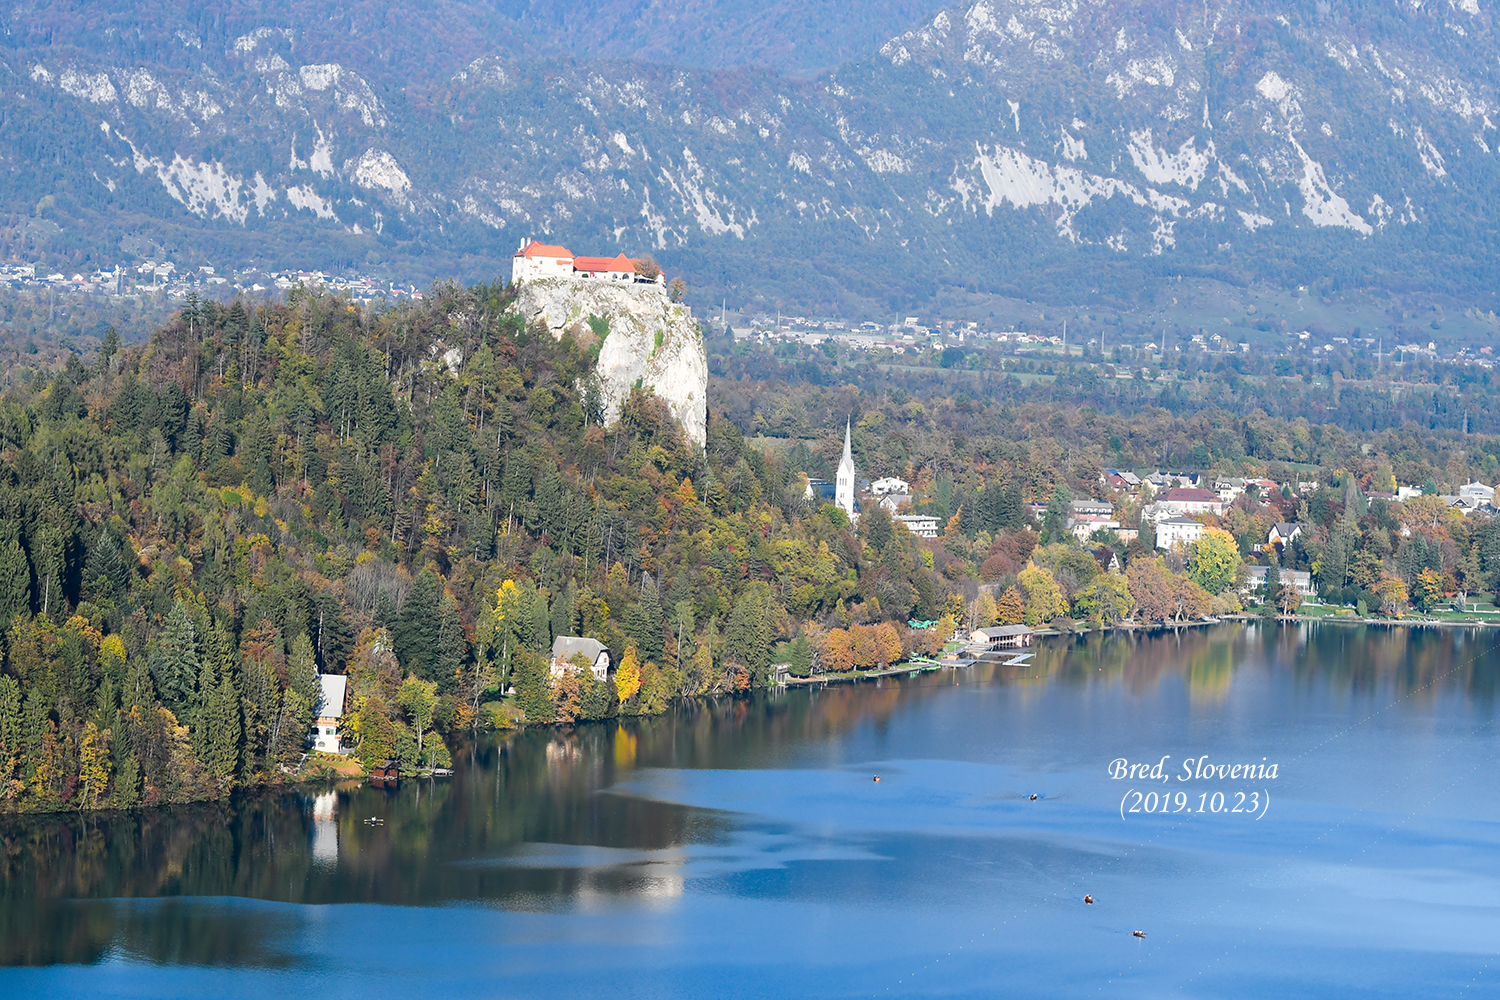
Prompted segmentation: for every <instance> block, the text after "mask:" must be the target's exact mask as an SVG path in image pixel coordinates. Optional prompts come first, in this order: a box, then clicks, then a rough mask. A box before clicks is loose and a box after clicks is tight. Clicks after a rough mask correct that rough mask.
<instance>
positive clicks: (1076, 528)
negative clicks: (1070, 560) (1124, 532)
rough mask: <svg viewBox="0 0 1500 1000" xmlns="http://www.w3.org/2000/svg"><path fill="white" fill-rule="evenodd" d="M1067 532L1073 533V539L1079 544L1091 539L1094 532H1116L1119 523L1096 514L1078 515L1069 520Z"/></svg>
mask: <svg viewBox="0 0 1500 1000" xmlns="http://www.w3.org/2000/svg"><path fill="white" fill-rule="evenodd" d="M1068 530H1070V531H1072V532H1073V537H1074V538H1077V539H1078V540H1079V541H1080V542H1086V541H1088V540H1089V539H1090V538H1092V537H1093V535H1094V532H1096V531H1099V530H1104V531H1118V530H1120V522H1119V521H1116V520H1115V519H1114V518H1112V517H1101V516H1100V515H1098V514H1080V515H1078V516H1077V517H1073V518H1069V520H1068Z"/></svg>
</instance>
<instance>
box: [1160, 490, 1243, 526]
mask: <svg viewBox="0 0 1500 1000" xmlns="http://www.w3.org/2000/svg"><path fill="white" fill-rule="evenodd" d="M1224 507H1225V504H1224V501H1223V500H1221V499H1220V498H1219V495H1218V494H1217V493H1215V492H1214V491H1213V490H1204V489H1198V488H1197V487H1192V486H1177V487H1173V488H1172V489H1169V490H1163V491H1162V492H1161V493H1159V494H1157V497H1156V501H1155V502H1154V503H1153V504H1151V507H1150V508H1149V509H1150V511H1151V518H1150V519H1151V520H1155V521H1159V520H1161V519H1163V518H1170V517H1186V516H1187V515H1189V514H1222V513H1224Z"/></svg>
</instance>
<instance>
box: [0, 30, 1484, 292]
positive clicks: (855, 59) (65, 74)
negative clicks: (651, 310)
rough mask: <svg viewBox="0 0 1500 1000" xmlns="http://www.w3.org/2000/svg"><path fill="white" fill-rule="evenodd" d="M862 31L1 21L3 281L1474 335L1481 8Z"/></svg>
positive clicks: (1479, 262)
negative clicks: (29, 270) (530, 258)
mask: <svg viewBox="0 0 1500 1000" xmlns="http://www.w3.org/2000/svg"><path fill="white" fill-rule="evenodd" d="M851 6H853V5H839V4H834V3H831V2H826V3H825V2H806V3H797V2H795V0H780V2H779V3H771V4H768V5H759V6H752V5H750V4H748V3H744V2H741V0H690V2H685V3H679V4H667V3H663V2H657V3H652V4H646V5H625V4H623V3H616V2H603V3H600V4H596V5H594V7H593V8H591V9H589V10H582V9H569V10H567V11H558V10H556V9H555V8H554V6H553V5H543V4H539V3H535V2H529V0H528V2H501V3H492V4H481V3H459V2H448V0H417V2H413V3H407V4H402V5H400V6H399V7H386V6H376V5H374V4H361V3H355V4H340V5H337V6H335V5H332V4H327V3H309V2H301V3H297V2H294V3H291V4H288V5H281V6H278V7H276V8H275V9H272V8H270V7H269V6H268V5H254V4H248V3H222V4H207V5H192V6H190V5H187V4H182V3H154V4H129V5H127V4H121V3H115V4H110V3H105V4H96V3H88V4H85V3H81V2H78V0H73V2H71V3H58V4H40V3H32V4H31V5H29V6H27V5H22V6H18V7H15V8H13V9H12V10H11V12H10V19H9V23H8V25H7V34H6V39H5V41H6V48H5V49H4V50H3V51H0V62H3V65H0V115H3V119H0V121H3V126H0V157H3V161H4V166H5V168H6V169H5V172H4V174H3V175H0V200H3V203H4V210H5V213H6V215H7V218H6V219H5V220H4V221H5V226H4V228H3V230H0V244H3V246H0V252H3V253H4V254H5V255H6V256H9V257H12V258H20V259H26V258H28V257H38V256H40V257H44V258H47V259H55V260H57V261H59V262H67V263H68V264H70V265H72V266H80V267H81V266H84V265H87V264H89V263H90V262H93V261H96V260H97V261H111V260H116V259H121V258H122V257H129V256H130V255H131V254H134V255H136V256H138V257H146V256H151V255H152V254H161V253H173V254H176V255H179V256H181V257H182V258H183V259H184V260H186V261H189V262H191V261H193V260H201V261H212V262H214V263H220V264H241V265H242V264H244V263H248V262H250V261H262V262H265V263H267V264H276V265H278V266H302V267H314V266H316V267H324V268H337V267H356V268H367V269H377V270H378V269H397V268H400V269H404V270H405V271H407V272H408V273H415V274H418V275H419V276H422V277H434V278H435V277H440V276H444V275H450V274H451V275H457V276H462V277H474V278H478V277H484V278H490V277H493V276H494V275H495V274H504V273H507V268H508V258H509V256H510V254H511V253H512V252H513V251H514V248H515V247H516V245H517V244H518V243H519V242H520V241H521V239H523V238H524V237H528V236H530V237H536V238H542V239H546V240H547V241H549V242H558V243H563V244H565V245H567V246H569V247H571V248H572V249H573V250H575V251H576V252H579V253H611V254H612V253H614V252H616V251H617V250H623V251H625V252H627V253H632V254H639V253H648V252H649V253H651V254H653V255H655V256H656V258H657V259H658V260H659V261H661V262H662V264H663V265H664V266H665V267H667V269H668V270H669V271H671V272H673V273H678V274H682V275H684V276H685V277H686V278H687V280H688V282H689V285H690V287H691V288H692V289H693V294H694V295H695V296H698V297H700V298H701V300H703V301H705V302H706V301H707V300H712V301H714V302H718V301H719V300H720V298H721V297H722V298H727V299H728V300H729V301H730V303H731V304H732V305H741V306H745V305H749V306H760V307H765V308H775V307H777V306H782V307H785V308H799V309H805V310H817V309H825V310H830V311H831V310H834V309H849V308H853V309H854V310H855V311H858V310H860V309H865V310H866V311H872V310H900V309H908V308H916V307H917V306H919V305H921V304H922V303H924V302H931V301H932V300H933V299H934V298H935V297H939V298H944V299H945V300H948V301H968V302H982V301H983V300H984V299H985V297H988V296H1002V297H1003V296H1009V297H1019V298H1025V299H1035V300H1038V301H1041V302H1072V303H1088V302H1094V301H1097V302H1099V303H1101V304H1102V305H1103V306H1106V307H1112V308H1118V307H1119V305H1120V304H1121V303H1124V304H1127V305H1128V304H1129V303H1130V302H1131V301H1133V300H1136V299H1139V297H1140V296H1142V295H1147V296H1148V297H1149V296H1152V295H1155V294H1157V293H1156V292H1155V291H1153V289H1158V290H1159V289H1160V288H1161V287H1162V286H1163V283H1164V282H1165V281H1167V280H1171V279H1175V278H1179V277H1181V276H1186V277H1188V278H1190V279H1193V280H1196V281H1207V282H1210V283H1217V284H1219V285H1222V286H1224V287H1230V288H1232V287H1244V286H1247V285H1250V284H1255V283H1260V284H1263V285H1268V286H1280V287H1296V286H1299V285H1300V286H1308V287H1313V288H1315V289H1317V290H1318V291H1320V292H1321V293H1323V294H1339V293H1341V292H1346V291H1350V290H1355V289H1362V290H1365V291H1366V292H1374V293H1377V294H1392V293H1405V292H1414V291H1415V292H1421V293H1424V294H1431V295H1441V296H1446V297H1448V298H1450V299H1452V300H1456V301H1461V302H1463V303H1464V304H1465V305H1466V306H1470V307H1477V308H1478V309H1480V310H1489V309H1493V308H1495V307H1496V304H1495V301H1494V300H1495V293H1494V291H1492V289H1493V288H1494V287H1495V285H1496V281H1495V279H1496V277H1497V274H1496V268H1495V265H1494V263H1493V261H1494V259H1495V250H1496V248H1497V236H1496V232H1495V226H1494V225H1493V218H1492V216H1493V209H1492V207H1491V205H1492V202H1493V197H1492V195H1493V193H1494V192H1495V191H1496V189H1497V181H1500V130H1497V125H1500V93H1497V70H1500V62H1497V59H1496V52H1497V51H1500V50H1497V46H1496V35H1495V26H1494V21H1493V16H1492V13H1491V11H1490V10H1489V9H1488V8H1487V7H1486V6H1482V4H1481V0H1399V2H1398V0H1363V2H1358V0H1357V2H1352V3H1344V4H1338V5H1332V4H1329V3H1325V2H1321V0H1319V2H1315V3H1312V2H1300V0H1298V2H1287V3H1272V2H1267V0H1208V2H1203V0H1197V2H1181V3H1179V2H1169V0H1155V2H1145V3H1139V2H1134V3H1125V2H1114V0H978V2H976V3H973V4H970V5H967V6H962V7H950V8H943V9H939V8H938V7H937V6H935V5H933V4H931V3H927V4H924V3H922V2H920V0H901V2H894V3H885V4H878V3H877V4H868V5H858V6H859V9H858V10H850V9H847V8H850V7H851ZM903 25H905V26H906V28H905V30H901V29H902V26H903Z"/></svg>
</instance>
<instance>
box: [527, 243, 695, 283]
mask: <svg viewBox="0 0 1500 1000" xmlns="http://www.w3.org/2000/svg"><path fill="white" fill-rule="evenodd" d="M541 278H568V279H586V280H592V281H613V282H619V283H621V284H634V283H637V282H640V283H648V284H659V285H664V284H666V278H665V277H663V276H662V275H660V274H658V275H657V276H656V277H655V278H647V277H646V276H645V275H642V274H640V273H639V272H637V270H636V262H635V261H633V260H631V259H630V258H629V257H627V256H625V255H624V254H617V255H616V256H614V257H575V256H573V251H571V250H569V249H568V248H567V247H559V246H551V245H550V244H547V243H538V242H537V241H535V240H526V241H525V242H524V243H522V244H521V247H520V249H518V250H517V251H516V253H515V256H514V257H512V258H511V265H510V280H511V281H512V282H518V281H523V280H530V281H535V280H538V279H541Z"/></svg>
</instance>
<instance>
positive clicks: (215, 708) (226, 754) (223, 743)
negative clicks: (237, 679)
mask: <svg viewBox="0 0 1500 1000" xmlns="http://www.w3.org/2000/svg"><path fill="white" fill-rule="evenodd" d="M205 715H206V717H207V726H206V727H205V728H206V729H207V731H208V739H207V743H206V746H205V748H204V751H203V753H202V754H201V755H200V756H201V759H202V761H203V765H204V766H205V767H206V768H208V773H209V775H210V776H211V777H212V778H213V779H214V780H215V781H218V782H221V783H225V784H227V783H228V782H230V781H232V780H233V778H234V775H235V773H236V772H237V771H238V769H239V758H240V741H241V738H242V729H241V724H240V694H239V692H238V691H236V690H235V689H234V681H233V680H232V679H231V678H230V677H229V675H228V674H225V675H224V676H222V677H221V678H219V687H218V690H217V691H216V692H214V693H213V694H212V696H211V697H210V699H209V701H208V706H207V710H206V712H205Z"/></svg>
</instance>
